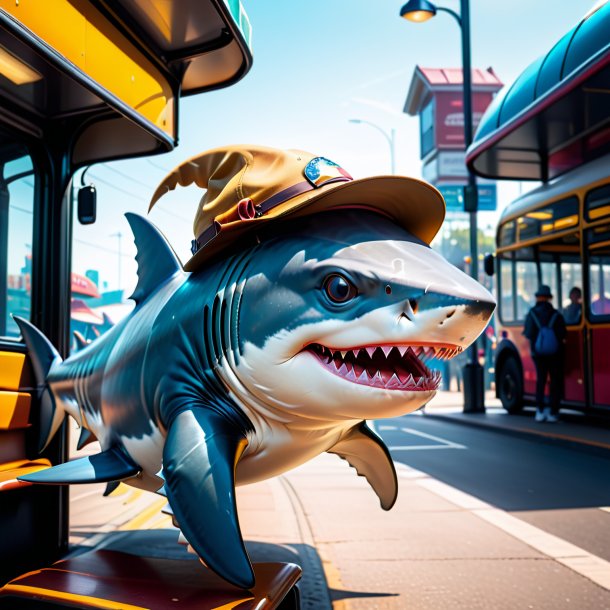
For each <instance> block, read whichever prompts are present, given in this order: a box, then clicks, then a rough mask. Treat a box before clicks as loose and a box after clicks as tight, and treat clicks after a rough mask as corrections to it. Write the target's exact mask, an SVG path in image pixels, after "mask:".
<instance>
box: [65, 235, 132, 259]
mask: <svg viewBox="0 0 610 610" xmlns="http://www.w3.org/2000/svg"><path fill="white" fill-rule="evenodd" d="M74 241H75V242H77V243H79V244H83V245H85V246H89V247H90V248H95V249H96V250H102V251H103V252H109V253H110V254H114V255H117V254H119V253H118V252H117V250H113V249H112V248H105V247H104V246H99V245H98V244H92V243H91V242H90V241H85V240H84V239H78V238H76V237H75V238H74ZM119 256H123V257H126V258H131V259H133V258H134V257H133V256H132V255H131V254H125V253H122V254H120V255H119Z"/></svg>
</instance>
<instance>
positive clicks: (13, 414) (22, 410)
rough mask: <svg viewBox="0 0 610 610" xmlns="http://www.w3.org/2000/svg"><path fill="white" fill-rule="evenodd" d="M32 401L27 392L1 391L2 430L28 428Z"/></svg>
mask: <svg viewBox="0 0 610 610" xmlns="http://www.w3.org/2000/svg"><path fill="white" fill-rule="evenodd" d="M31 400H32V398H31V396H30V395H29V394H26V393H25V392H5V391H4V390H0V430H18V429H19V428H27V427H28V425H29V423H28V420H29V417H30V402H31Z"/></svg>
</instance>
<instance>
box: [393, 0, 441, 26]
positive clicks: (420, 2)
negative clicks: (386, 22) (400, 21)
mask: <svg viewBox="0 0 610 610" xmlns="http://www.w3.org/2000/svg"><path fill="white" fill-rule="evenodd" d="M434 15H436V6H435V5H434V4H432V2H428V0H409V1H408V2H407V3H406V4H405V5H404V6H403V7H402V8H401V9H400V16H401V17H403V18H404V19H408V20H409V21H414V22H416V23H421V22H423V21H428V19H432V17H434Z"/></svg>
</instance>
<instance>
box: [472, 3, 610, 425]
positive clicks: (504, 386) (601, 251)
mask: <svg viewBox="0 0 610 610" xmlns="http://www.w3.org/2000/svg"><path fill="white" fill-rule="evenodd" d="M608 28H610V3H600V4H598V5H597V6H596V7H595V8H594V9H593V10H592V11H590V12H589V13H588V14H587V15H585V17H584V18H583V19H582V20H581V21H580V22H578V23H577V24H576V25H575V26H574V27H573V28H572V29H571V30H570V31H569V32H567V33H566V34H565V35H564V36H563V37H562V38H561V39H560V40H559V41H558V42H557V43H556V44H555V45H554V46H553V48H552V49H551V50H550V51H549V52H548V53H547V54H546V55H543V56H542V57H540V58H539V59H537V60H536V61H534V62H533V63H532V64H531V65H530V66H529V67H528V68H527V69H526V70H524V71H523V73H522V74H521V75H520V76H519V77H518V78H517V79H516V80H515V82H514V83H513V84H512V85H511V86H509V87H505V88H504V89H503V90H502V91H501V92H500V93H499V94H498V95H497V96H496V98H495V99H494V101H493V102H492V104H491V105H490V106H489V108H488V110H487V112H486V113H485V115H484V116H483V118H482V119H481V122H480V124H479V128H478V131H477V133H476V135H475V140H474V142H473V144H472V146H471V147H470V148H469V149H468V151H467V155H466V162H467V164H468V166H469V168H470V169H471V170H472V171H473V172H475V173H476V174H478V175H480V176H484V177H487V178H496V179H511V180H538V181H540V182H542V186H540V187H539V188H537V189H535V190H534V191H532V192H529V193H527V194H526V195H524V196H522V197H520V198H519V199H518V200H517V201H515V202H513V203H512V204H511V205H510V206H509V207H508V208H507V209H506V210H505V211H504V213H503V215H502V218H501V220H500V224H499V227H498V231H497V261H496V262H497V264H496V265H495V271H496V275H497V294H498V303H499V308H498V317H499V325H498V328H499V337H500V341H499V343H498V347H497V351H496V358H495V378H496V391H497V394H498V396H499V397H500V399H501V400H502V404H503V405H504V407H505V408H506V409H507V410H508V411H509V412H510V413H517V412H519V411H520V410H521V409H522V408H523V406H524V405H525V404H527V403H533V400H534V395H535V377H536V373H535V369H534V364H533V362H532V359H531V355H530V346H529V342H528V341H527V340H526V339H525V337H524V336H523V334H522V333H523V323H524V320H525V316H526V314H527V312H528V310H529V308H530V307H532V306H533V305H534V302H535V297H534V294H535V292H536V289H537V288H538V286H539V285H540V284H548V285H549V286H550V287H551V290H552V292H553V295H554V302H553V304H554V305H555V307H557V308H558V309H560V310H563V314H564V317H565V318H566V323H567V329H568V334H567V346H566V350H565V352H566V359H565V370H564V397H563V405H564V406H570V407H575V408H578V409H581V410H586V411H597V412H598V413H603V412H604V411H606V412H607V410H608V409H610V359H609V358H608V356H607V353H606V351H607V347H606V346H607V345H608V343H609V342H610V126H609V125H610V107H609V106H608V101H607V92H608V90H610V39H609V38H608ZM486 267H488V269H487V270H488V271H492V269H489V267H491V265H486Z"/></svg>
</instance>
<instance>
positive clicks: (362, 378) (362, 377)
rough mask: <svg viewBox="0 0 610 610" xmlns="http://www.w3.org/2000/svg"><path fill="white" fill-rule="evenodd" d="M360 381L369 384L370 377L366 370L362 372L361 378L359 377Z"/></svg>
mask: <svg viewBox="0 0 610 610" xmlns="http://www.w3.org/2000/svg"><path fill="white" fill-rule="evenodd" d="M358 381H359V382H360V383H368V382H369V377H368V374H367V372H366V369H364V370H363V371H362V373H360V377H358Z"/></svg>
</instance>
